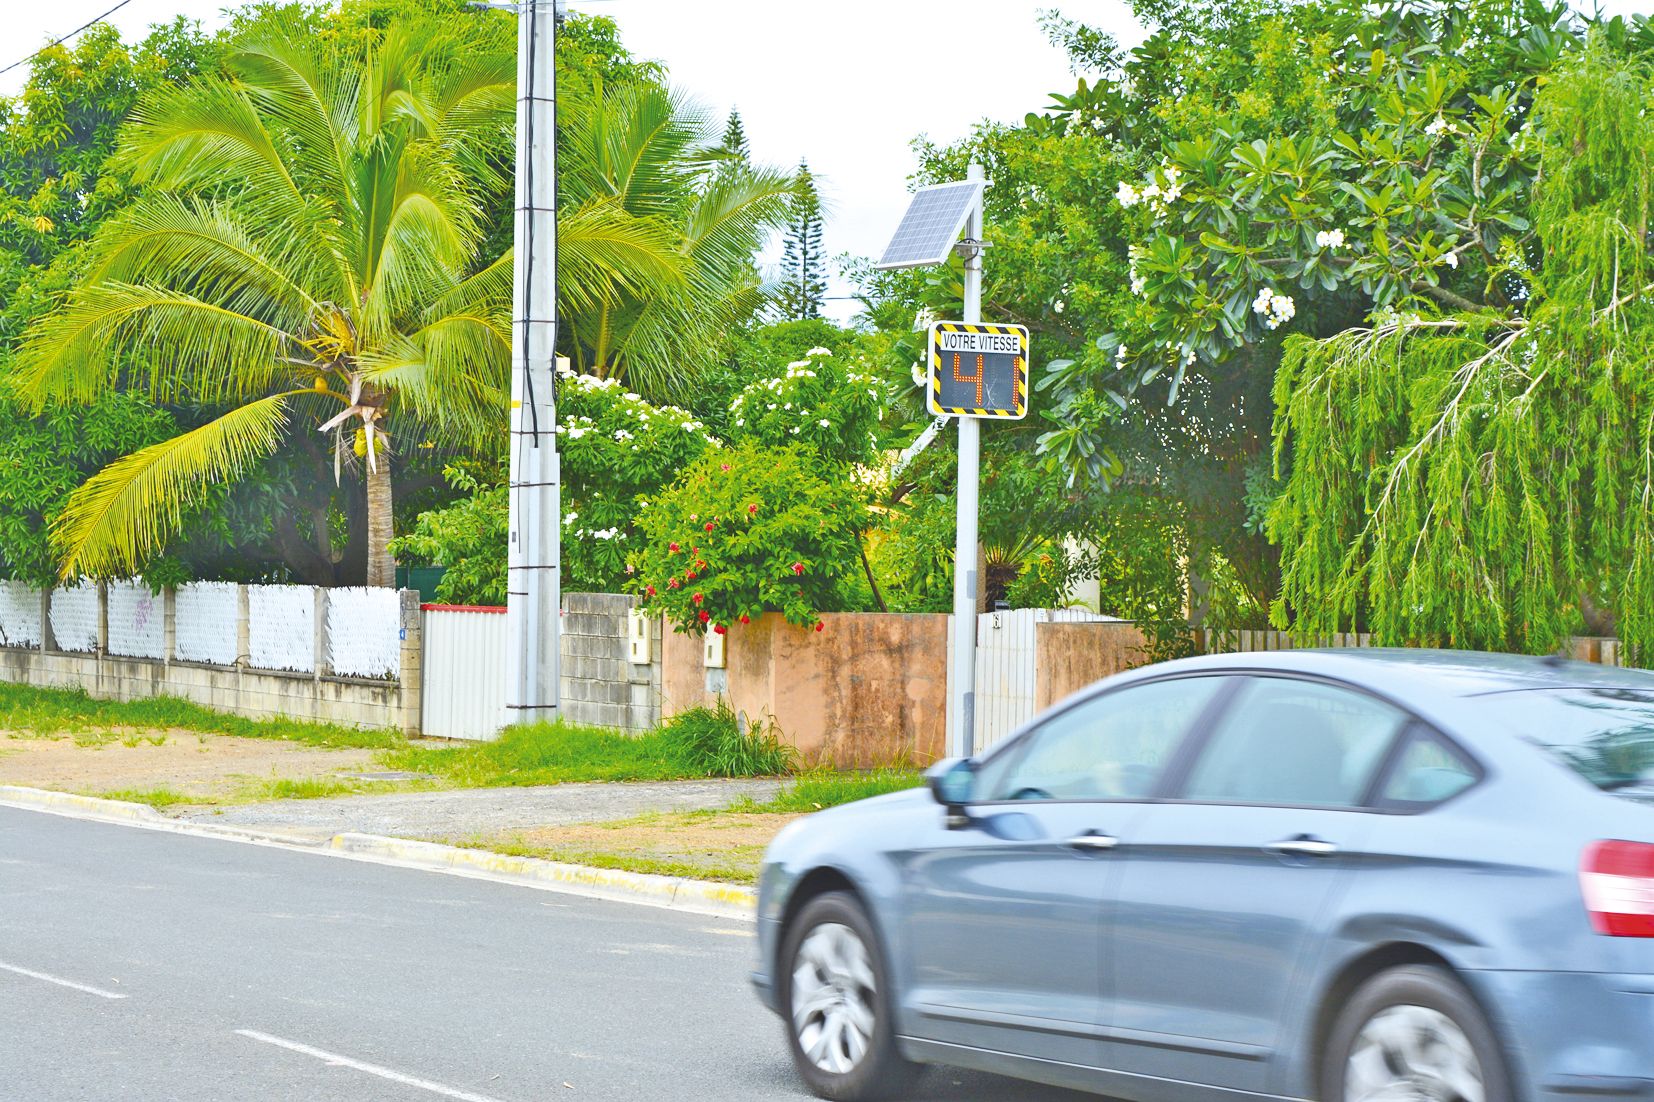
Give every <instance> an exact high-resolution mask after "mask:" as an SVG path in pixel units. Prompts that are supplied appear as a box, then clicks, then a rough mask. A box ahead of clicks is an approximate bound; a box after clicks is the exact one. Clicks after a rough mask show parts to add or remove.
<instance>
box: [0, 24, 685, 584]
mask: <svg viewBox="0 0 1654 1102" xmlns="http://www.w3.org/2000/svg"><path fill="white" fill-rule="evenodd" d="M485 25H486V24H476V26H485ZM459 26H464V25H462V24H456V23H455V22H453V21H449V22H446V23H445V22H442V21H437V20H432V21H425V20H418V21H405V22H402V23H398V24H394V25H392V26H391V27H390V28H389V29H388V30H386V31H385V32H384V33H383V34H381V35H377V36H373V37H372V38H369V39H362V38H354V39H346V38H340V37H329V36H326V35H317V34H315V33H313V28H312V27H310V26H309V25H308V24H307V23H305V22H304V21H303V20H302V17H300V16H297V15H295V16H292V17H289V16H288V15H286V14H283V13H280V12H278V13H275V14H272V15H269V16H267V17H264V18H262V19H261V20H259V21H258V22H256V23H255V24H253V25H252V26H251V27H250V28H249V29H247V30H246V31H244V32H243V33H242V34H240V35H239V36H238V37H237V39H236V40H235V41H234V42H233V43H232V45H231V47H230V49H229V51H228V56H227V61H226V68H227V74H226V75H223V76H215V77H209V78H205V79H202V80H198V81H196V82H194V83H191V84H189V85H186V86H183V87H179V88H174V89H169V90H166V91H164V92H162V93H160V94H158V95H155V96H153V97H150V98H148V99H146V100H144V101H143V102H142V103H141V104H140V106H139V107H138V109H137V110H136V111H135V112H134V114H133V116H132V119H131V121H130V123H129V125H128V128H127V130H126V132H125V134H124V135H123V139H122V148H121V155H120V156H121V161H122V166H123V167H124V169H125V170H126V171H128V172H129V173H130V174H131V176H132V178H133V180H134V181H135V182H136V183H137V184H138V185H140V187H141V190H140V193H139V198H138V199H137V200H136V201H135V202H134V203H133V204H132V206H131V207H130V208H129V209H128V210H127V211H126V212H125V213H124V214H123V215H122V216H120V217H118V218H116V219H114V220H112V221H111V222H110V223H109V224H107V225H106V226H105V227H104V229H103V230H102V231H101V232H100V233H99V235H98V236H97V238H96V240H95V242H94V243H93V247H92V256H91V263H90V267H89V269H88V271H87V274H86V276H85V278H84V279H83V280H82V281H81V283H80V284H79V285H78V286H77V287H76V288H75V289H74V291H73V292H72V293H71V294H70V295H69V297H68V299H67V301H66V302H65V303H64V305H63V306H62V307H61V308H60V309H59V310H57V311H55V312H54V313H53V314H51V315H50V316H49V317H47V318H46V319H45V320H44V321H43V322H42V323H41V324H39V325H38V326H36V327H35V329H34V330H33V331H32V332H31V334H30V336H29V338H28V340H27V342H26V345H25V347H24V349H23V350H22V352H21V354H20V355H19V357H18V360H17V365H16V372H15V383H16V386H17V387H18V389H19V391H20V392H21V394H22V395H23V396H24V397H25V398H26V399H28V400H29V401H30V402H32V403H33V404H34V405H35V406H36V407H41V406H44V405H46V404H48V403H51V402H55V401H89V400H91V399H93V398H94V397H95V396H97V395H98V394H100V393H102V392H105V391H108V390H111V389H117V388H129V389H137V390H142V391H145V392H147V393H148V394H149V395H150V396H151V397H152V398H154V399H155V400H157V401H159V402H162V403H166V404H175V405H191V406H202V407H207V408H210V409H214V410H223V412H222V413H221V414H220V415H218V416H217V417H215V418H214V419H212V420H210V421H208V422H207V423H205V424H203V425H201V426H200V427H198V428H194V429H192V430H190V431H188V432H185V433H183V434H181V435H179V436H176V437H174V438H172V439H170V440H167V441H165V442H163V443H160V444H156V445H153V446H151V447H147V448H144V449H142V450H140V451H138V452H135V453H133V454H131V455H129V456H126V457H125V458H122V459H120V460H117V461H116V462H114V463H112V464H111V465H110V466H108V467H107V468H105V469H104V470H103V471H101V472H100V473H99V474H97V475H96V476H94V477H93V478H92V479H91V480H89V481H88V482H87V483H86V484H85V485H84V486H83V487H82V488H81V489H80V490H79V491H77V492H76V493H75V495H74V496H73V498H72V499H71V501H70V503H69V505H68V507H67V508H66V509H65V510H64V511H63V512H62V514H61V515H60V516H59V518H58V520H57V523H56V526H55V528H54V533H53V535H54V541H55V543H56V545H57V547H58V548H59V551H60V554H61V568H62V571H63V573H64V575H65V576H73V575H79V574H109V573H117V572H123V571H133V570H137V569H140V568H141V567H142V565H143V563H144V561H145V560H146V559H148V558H150V557H151V556H153V555H154V554H156V553H157V552H159V551H160V550H161V548H162V547H163V546H164V545H165V543H166V541H167V540H168V539H169V538H170V537H171V536H173V535H174V534H176V533H177V532H178V530H179V528H180V526H181V525H182V524H183V523H184V521H185V518H186V517H187V516H188V515H189V513H190V510H191V509H192V508H193V507H195V506H196V505H197V504H198V503H199V502H201V501H202V499H203V495H204V494H205V493H206V492H207V491H208V489H209V488H210V487H211V486H212V485H214V484H216V483H222V482H227V481H233V480H236V479H239V478H242V477H245V476H247V475H248V474H250V473H251V472H252V471H253V470H254V469H255V468H256V467H257V466H258V464H259V463H260V461H261V460H262V459H264V458H266V457H268V456H270V455H272V454H273V453H274V452H275V451H276V450H277V449H278V448H280V447H281V446H282V443H283V441H284V439H287V438H288V436H289V434H291V433H295V432H315V431H317V430H318V429H320V430H322V431H325V432H327V433H330V434H331V435H332V437H333V446H334V455H335V467H336V476H342V475H343V473H344V468H345V467H350V468H351V469H352V470H353V471H354V470H356V469H358V467H360V468H361V469H362V470H363V473H364V476H365V478H366V482H367V491H368V492H367V494H366V499H367V514H368V517H367V521H368V524H367V527H368V541H367V557H368V563H367V571H366V579H367V581H368V583H369V584H371V585H389V584H391V582H392V580H393V564H392V561H391V558H390V555H389V553H388V551H387V545H388V544H389V542H390V540H391V537H392V519H391V518H392V513H391V506H392V479H391V474H392V468H393V465H395V464H396V463H397V462H398V461H399V460H401V459H402V458H403V457H405V456H406V455H407V454H408V453H409V452H410V450H411V449H413V448H414V447H416V446H418V445H420V444H426V443H429V444H435V445H455V444H466V445H472V446H476V445H482V444H489V443H492V442H495V441H498V440H503V426H504V423H505V409H506V400H507V393H508V390H509V385H508V380H509V369H510V309H511V274H512V258H511V256H510V254H509V253H507V254H506V255H504V256H500V257H490V256H486V255H482V242H483V239H484V234H485V230H486V217H487V214H488V210H487V207H486V204H487V201H488V198H489V197H490V196H498V195H500V194H503V193H506V192H508V191H509V180H510V177H509V172H510V165H511V151H512V148H513V141H512V126H513V119H514V110H515V107H514V100H515V90H516V62H515V56H514V53H513V41H512V39H511V37H510V35H509V34H508V33H503V32H505V31H508V30H509V28H508V27H506V26H505V25H504V24H503V23H501V22H499V21H496V23H495V26H497V27H498V28H499V29H500V30H501V31H502V33H499V34H494V35H489V34H486V33H482V34H478V33H473V32H472V31H471V30H470V28H469V26H467V27H466V33H465V38H466V41H465V42H464V43H463V48H459V49H456V48H454V47H455V38H456V36H457V35H458V33H459V32H458V31H457V30H456V27H459ZM364 42H365V43H366V44H363V43H364ZM581 214H582V216H581V217H578V218H575V219H573V220H571V222H570V223H568V224H565V226H564V233H563V234H562V239H561V241H560V247H561V250H562V252H563V254H564V260H565V263H566V264H568V265H569V266H570V267H571V268H572V269H573V270H575V271H579V272H584V273H587V284H586V286H587V287H588V288H592V287H595V288H596V289H595V290H588V291H587V292H586V296H587V298H589V299H590V301H591V302H592V303H594V304H595V303H598V302H602V301H607V297H608V296H610V295H612V294H614V293H617V291H618V290H621V289H625V290H635V289H636V288H638V287H639V286H643V285H646V284H648V283H649V282H650V281H654V282H655V283H659V284H664V285H675V284H676V283H677V282H679V281H680V277H679V266H678V261H677V259H676V258H675V257H673V256H670V255H667V254H664V253H663V252H662V251H661V250H660V249H659V248H658V240H659V238H658V235H656V234H652V233H651V232H649V231H648V228H647V227H644V226H642V225H640V224H639V223H637V222H636V221H635V220H632V219H628V218H622V217H617V216H613V215H612V214H611V213H610V212H608V211H606V210H605V209H603V208H593V209H590V210H587V211H584V212H581ZM358 459H360V460H361V463H360V464H358V463H357V460H358Z"/></svg>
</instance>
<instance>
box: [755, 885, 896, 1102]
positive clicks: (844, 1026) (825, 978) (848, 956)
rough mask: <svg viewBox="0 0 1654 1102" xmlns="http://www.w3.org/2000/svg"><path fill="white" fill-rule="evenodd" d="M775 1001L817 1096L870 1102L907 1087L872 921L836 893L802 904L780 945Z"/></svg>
mask: <svg viewBox="0 0 1654 1102" xmlns="http://www.w3.org/2000/svg"><path fill="white" fill-rule="evenodd" d="M781 960H782V964H783V971H782V979H783V983H784V988H783V990H782V992H781V996H782V1002H781V1005H782V1008H783V1010H784V1012H785V1018H786V1023H787V1039H788V1042H789V1047H790V1048H791V1050H792V1054H793V1063H794V1065H795V1066H796V1067H797V1068H798V1072H799V1075H800V1076H802V1077H803V1079H804V1081H805V1082H806V1083H807V1084H809V1087H810V1089H811V1090H812V1091H814V1092H815V1093H816V1094H817V1095H818V1096H820V1097H822V1098H829V1099H833V1100H834V1102H874V1100H875V1099H885V1098H893V1097H897V1096H899V1095H900V1094H902V1093H903V1092H904V1091H906V1090H907V1089H908V1088H909V1087H911V1086H912V1084H913V1080H914V1078H915V1076H916V1074H917V1071H918V1068H917V1067H916V1066H915V1065H914V1064H912V1063H910V1062H908V1061H907V1060H906V1059H904V1058H903V1057H902V1054H901V1052H900V1051H899V1050H898V1049H897V1046H896V1034H895V1030H894V1028H893V1027H892V1022H891V1013H890V985H889V982H888V980H887V976H888V974H889V973H888V971H887V969H886V968H885V965H884V961H883V959H882V958H881V957H880V955H879V950H878V941H877V939H876V938H875V937H874V936H873V928H872V923H871V922H869V921H868V918H867V915H866V913H865V912H864V911H863V910H862V908H861V905H860V904H859V903H858V902H857V901H856V899H855V898H854V897H853V896H851V895H848V894H846V893H843V892H830V893H827V894H825V895H821V896H817V897H816V898H815V899H812V900H810V901H809V902H808V903H806V904H805V905H804V908H803V909H802V910H801V911H800V912H799V914H798V917H797V918H796V919H795V920H794V921H793V923H792V925H791V926H790V927H789V928H788V930H787V935H786V940H785V942H784V944H783V946H782V954H781Z"/></svg>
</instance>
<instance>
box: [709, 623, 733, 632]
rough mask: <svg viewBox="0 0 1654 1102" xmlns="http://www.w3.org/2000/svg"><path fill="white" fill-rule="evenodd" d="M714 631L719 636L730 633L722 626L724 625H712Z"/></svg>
mask: <svg viewBox="0 0 1654 1102" xmlns="http://www.w3.org/2000/svg"><path fill="white" fill-rule="evenodd" d="M712 630H713V631H715V632H717V633H718V634H719V635H722V634H723V633H724V632H726V631H728V630H729V629H728V628H726V627H724V625H722V624H714V625H712Z"/></svg>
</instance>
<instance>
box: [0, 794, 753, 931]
mask: <svg viewBox="0 0 1654 1102" xmlns="http://www.w3.org/2000/svg"><path fill="white" fill-rule="evenodd" d="M0 807H13V808H18V809H21V810H25V811H43V812H47V813H49V814H53V815H62V816H66V817H68V818H74V819H86V820H91V821H95V822H102V823H111V824H115V825H120V826H135V827H139V828H142V829H145V830H160V831H166V832H169V833H173V834H190V835H195V836H197V837H205V838H218V839H221V840H224V841H230V842H242V843H248V844H252V845H262V846H275V847H278V848H281V849H291V850H295V851H299V852H305V853H315V854H320V855H323V856H329V857H343V858H346V859H349V860H354V861H367V862H371V863H374V864H381V865H395V866H398V867H401V868H411V869H422V870H425V871H427V872H440V873H446V874H449V875H453V876H465V877H469V878H471V879H479V880H491V881H495V882H497V883H502V884H515V885H518V886H521V887H528V888H536V889H538V890H541V891H551V892H561V893H564V894H567V895H579V896H584V897H587V898H592V899H607V900H610V901H613V902H617V903H636V904H641V905H644V906H651V907H664V908H668V909H671V910H679V911H690V912H693V913H696V914H704V915H710V916H714V917H721V918H735V919H744V920H749V921H750V920H751V919H752V917H753V915H754V912H755V910H756V908H757V895H756V893H754V892H753V891H752V890H751V889H749V888H743V887H739V886H737V885H734V884H722V883H718V882H716V881H711V880H694V879H690V878H688V877H676V876H656V875H652V874H649V873H637V872H625V871H622V870H619V869H600V868H594V867H591V866H589V865H570V864H564V863H562V862H559V861H546V860H542V859H540V858H537V857H512V856H509V855H506V854H502V853H494V852H491V851H489V850H482V849H468V848H464V847H460V846H448V845H442V844H440V843H437V842H422V841H416V840H413V839H408V838H388V837H384V836H381V835H376V834H357V833H343V834H335V835H333V836H332V837H331V838H325V839H316V838H304V837H300V836H296V835H292V834H284V833H281V832H278V831H262V830H248V829H245V828H240V827H220V826H212V825H210V824H206V823H186V822H180V821H178V820H176V819H169V818H167V817H166V816H164V815H162V814H160V813H159V812H157V811H156V810H155V809H154V808H152V807H149V806H147V805H145V804H138V803H129V802H127V801H124V800H105V799H100V798H98V797H95V796H82V795H78V794H76V793H71V792H53V791H49V790H47V789H42V788H24V787H21V786H17V785H0Z"/></svg>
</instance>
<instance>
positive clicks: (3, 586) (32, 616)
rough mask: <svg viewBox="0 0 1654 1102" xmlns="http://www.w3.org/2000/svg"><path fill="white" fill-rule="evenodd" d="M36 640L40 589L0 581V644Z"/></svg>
mask: <svg viewBox="0 0 1654 1102" xmlns="http://www.w3.org/2000/svg"><path fill="white" fill-rule="evenodd" d="M40 643H41V631H40V590H38V589H36V588H35V587H34V586H32V585H28V584H26V583H24V582H0V647H38V646H39V645H40Z"/></svg>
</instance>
